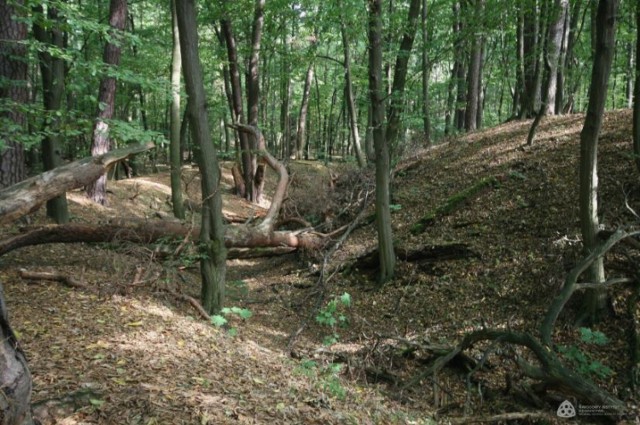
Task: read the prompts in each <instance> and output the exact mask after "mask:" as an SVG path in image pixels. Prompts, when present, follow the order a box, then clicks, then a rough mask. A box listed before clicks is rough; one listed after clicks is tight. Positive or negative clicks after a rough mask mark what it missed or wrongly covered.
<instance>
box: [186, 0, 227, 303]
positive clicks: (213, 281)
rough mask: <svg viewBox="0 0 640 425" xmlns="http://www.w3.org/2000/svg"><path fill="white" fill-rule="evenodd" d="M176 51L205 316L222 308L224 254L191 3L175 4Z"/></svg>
mask: <svg viewBox="0 0 640 425" xmlns="http://www.w3.org/2000/svg"><path fill="white" fill-rule="evenodd" d="M176 12H177V18H178V28H179V31H180V49H181V55H182V67H183V69H184V79H185V86H186V89H187V94H188V95H189V121H190V124H191V134H192V137H193V140H194V143H197V145H198V146H199V147H200V155H198V157H199V158H198V159H199V161H198V167H199V169H200V175H201V185H202V199H203V203H202V228H201V231H200V245H201V249H202V250H203V251H204V252H203V254H204V255H202V258H201V260H200V272H201V275H202V293H201V302H202V307H204V309H205V311H206V312H207V313H209V314H214V313H217V312H218V311H220V309H221V308H222V305H223V304H224V282H225V274H226V258H227V250H226V248H225V245H224V224H223V222H222V196H221V194H220V168H219V165H218V158H217V154H216V151H215V149H214V147H213V141H212V140H211V134H210V129H209V117H208V115H207V109H206V97H205V90H204V82H203V79H202V69H201V65H200V58H199V55H198V32H197V22H198V21H197V19H196V7H195V0H182V1H179V2H177V3H176Z"/></svg>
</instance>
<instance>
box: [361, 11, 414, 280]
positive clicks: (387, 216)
mask: <svg viewBox="0 0 640 425" xmlns="http://www.w3.org/2000/svg"><path fill="white" fill-rule="evenodd" d="M412 3H413V2H412ZM381 42H382V0H369V95H370V96H371V107H372V127H373V140H374V146H375V154H376V208H375V209H376V229H377V232H378V252H379V258H380V274H379V275H378V282H379V283H380V284H383V283H385V282H386V281H388V280H390V279H391V278H393V275H394V271H395V263H396V256H395V253H394V250H393V234H392V230H391V211H390V209H389V146H388V143H387V140H386V137H385V129H384V120H385V106H384V99H385V97H386V96H385V92H384V86H383V81H382V44H381ZM394 83H395V82H394Z"/></svg>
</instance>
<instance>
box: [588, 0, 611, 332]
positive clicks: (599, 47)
mask: <svg viewBox="0 0 640 425" xmlns="http://www.w3.org/2000/svg"><path fill="white" fill-rule="evenodd" d="M617 9H618V0H600V1H599V3H598V9H597V15H596V46H595V47H596V50H595V56H594V61H593V68H592V71H591V85H590V87H589V105H588V107H587V114H586V117H585V121H584V126H583V128H582V132H581V133H580V228H581V230H582V244H583V251H584V253H585V255H588V254H590V253H591V252H592V251H593V250H594V249H596V247H597V245H598V238H597V236H598V231H599V227H600V222H599V219H598V137H599V135H600V129H601V127H602V121H603V115H604V108H605V104H606V99H607V88H608V82H609V75H610V73H611V63H612V60H613V51H614V47H615V30H616V13H617ZM587 279H588V281H589V282H590V283H594V284H601V283H603V282H604V281H605V273H604V263H603V258H602V257H599V258H598V259H597V260H596V261H594V262H593V263H592V264H591V266H590V267H589V269H588V271H587ZM606 300H607V297H606V290H605V289H604V288H597V289H591V290H589V291H588V292H587V293H586V296H585V301H584V304H583V311H582V315H583V317H584V318H585V319H586V320H588V321H593V320H597V318H598V316H599V315H601V314H602V312H603V311H604V310H605V308H606V305H607V304H606Z"/></svg>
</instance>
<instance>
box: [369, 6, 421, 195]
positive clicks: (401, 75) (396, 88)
mask: <svg viewBox="0 0 640 425" xmlns="http://www.w3.org/2000/svg"><path fill="white" fill-rule="evenodd" d="M420 5H421V0H411V3H410V4H409V14H408V16H407V23H406V25H405V30H404V34H403V36H402V41H401V42H400V48H399V49H398V54H397V55H396V63H395V67H394V71H393V85H392V88H391V101H390V102H389V111H388V113H387V129H386V134H385V144H386V145H387V146H389V147H390V149H391V150H392V151H393V150H394V149H395V147H396V144H397V142H398V135H399V134H400V118H401V116H402V111H403V109H404V108H403V104H404V102H403V96H404V88H405V85H406V82H407V72H408V71H409V59H410V57H411V49H412V48H413V41H414V39H415V36H416V30H417V28H418V18H419V17H420ZM376 155H377V151H376ZM387 190H388V189H387Z"/></svg>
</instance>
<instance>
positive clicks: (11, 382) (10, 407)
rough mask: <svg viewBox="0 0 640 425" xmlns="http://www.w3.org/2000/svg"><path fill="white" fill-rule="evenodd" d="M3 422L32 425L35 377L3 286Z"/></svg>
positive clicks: (0, 404)
mask: <svg viewBox="0 0 640 425" xmlns="http://www.w3.org/2000/svg"><path fill="white" fill-rule="evenodd" d="M0 337H2V342H1V343H0V388H2V390H1V395H2V397H0V418H2V424H3V425H32V424H33V423H34V421H33V419H32V417H31V386H32V382H31V374H30V372H29V367H28V365H27V359H26V358H25V355H24V353H23V352H22V349H21V348H20V345H19V343H18V340H17V338H16V336H15V334H14V332H13V330H12V329H11V326H10V325H9V318H8V311H7V304H6V302H5V298H4V289H3V287H2V284H0Z"/></svg>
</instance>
